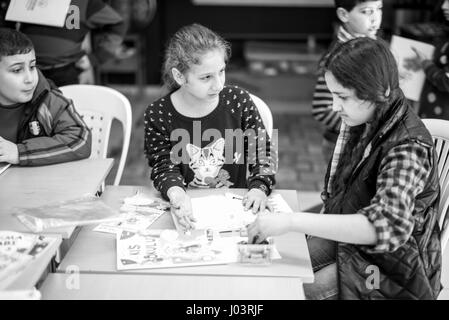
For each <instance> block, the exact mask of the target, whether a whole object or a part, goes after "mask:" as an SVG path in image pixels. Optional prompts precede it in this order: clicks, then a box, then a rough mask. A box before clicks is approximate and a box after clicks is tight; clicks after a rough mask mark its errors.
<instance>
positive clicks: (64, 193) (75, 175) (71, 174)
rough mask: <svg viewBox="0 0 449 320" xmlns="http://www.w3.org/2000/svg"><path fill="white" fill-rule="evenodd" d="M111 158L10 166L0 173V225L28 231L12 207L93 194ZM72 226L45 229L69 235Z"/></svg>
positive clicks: (31, 205)
mask: <svg viewBox="0 0 449 320" xmlns="http://www.w3.org/2000/svg"><path fill="white" fill-rule="evenodd" d="M113 162H114V160H113V159H85V160H80V161H71V162H65V163H60V164H54V165H48V166H39V167H17V166H12V167H10V168H9V169H8V170H6V171H5V172H4V173H3V174H2V175H1V176H0V226H1V229H3V230H11V231H17V232H30V230H28V228H27V227H25V226H24V225H23V224H22V223H21V222H20V221H19V220H18V219H17V218H16V217H14V216H13V215H12V213H13V212H14V209H15V208H19V207H23V208H31V207H38V206H41V205H44V204H49V203H52V202H58V201H65V200H71V199H76V198H79V197H81V196H83V195H85V194H92V195H93V194H95V193H96V192H97V190H99V188H100V186H101V184H102V183H103V182H104V180H105V178H106V176H107V175H108V173H109V171H110V170H111V168H112V164H113ZM74 229H75V227H67V228H54V229H48V230H46V232H45V233H49V234H59V235H61V236H62V237H63V238H64V239H69V238H70V237H71V236H72V234H73V232H74Z"/></svg>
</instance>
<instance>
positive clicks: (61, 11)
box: [5, 0, 79, 27]
mask: <svg viewBox="0 0 449 320" xmlns="http://www.w3.org/2000/svg"><path fill="white" fill-rule="evenodd" d="M69 7H70V0H11V2H10V4H9V7H8V11H7V12H6V17H5V20H8V21H18V22H25V23H34V24H42V25H46V26H54V27H63V26H64V24H65V20H66V16H67V13H68V11H69ZM78 10H79V9H78Z"/></svg>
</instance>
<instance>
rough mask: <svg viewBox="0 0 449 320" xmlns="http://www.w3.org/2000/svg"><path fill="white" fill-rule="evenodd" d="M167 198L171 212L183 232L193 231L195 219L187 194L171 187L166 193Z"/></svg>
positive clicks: (178, 188)
mask: <svg viewBox="0 0 449 320" xmlns="http://www.w3.org/2000/svg"><path fill="white" fill-rule="evenodd" d="M167 196H168V198H169V199H170V204H171V210H172V212H173V213H174V215H175V216H176V218H177V219H178V223H179V224H180V226H181V227H182V228H183V229H184V231H188V230H190V229H194V228H195V225H194V222H195V221H196V219H195V217H194V216H193V212H192V201H191V200H190V197H189V196H188V195H187V193H186V192H185V191H184V190H183V189H182V188H180V187H171V188H170V189H168V191H167Z"/></svg>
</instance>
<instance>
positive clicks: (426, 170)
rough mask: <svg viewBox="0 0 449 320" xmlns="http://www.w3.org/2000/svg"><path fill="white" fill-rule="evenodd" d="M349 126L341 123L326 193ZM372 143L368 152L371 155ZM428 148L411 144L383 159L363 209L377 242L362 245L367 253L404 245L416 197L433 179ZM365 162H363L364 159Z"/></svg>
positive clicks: (330, 190)
mask: <svg viewBox="0 0 449 320" xmlns="http://www.w3.org/2000/svg"><path fill="white" fill-rule="evenodd" d="M349 128H350V127H349V126H346V125H345V123H344V122H343V123H342V127H341V130H340V134H339V136H338V140H337V144H336V147H335V150H334V155H333V159H332V163H331V169H330V176H329V182H328V185H327V191H328V192H329V193H331V192H332V189H331V185H332V180H333V179H334V176H335V172H336V168H337V165H338V161H339V159H340V156H341V153H342V151H343V150H344V146H345V143H346V142H347V141H348V138H349ZM370 149H371V144H369V145H368V146H367V148H366V149H365V154H364V158H365V157H367V156H368V155H369V151H370ZM429 156H430V155H429V154H428V151H427V149H426V147H425V146H423V145H421V144H420V143H419V142H408V143H404V144H401V145H398V146H395V147H394V148H392V149H391V150H390V151H389V152H388V153H387V155H386V156H385V157H384V158H383V159H382V161H381V163H380V167H379V175H378V176H377V181H376V194H375V195H374V197H373V198H372V199H371V204H370V205H369V206H367V207H365V208H362V209H360V210H359V211H358V212H356V213H359V214H363V215H365V216H366V217H367V218H368V220H369V221H370V222H371V223H372V224H373V225H374V228H375V230H376V234H377V243H376V245H374V246H361V247H362V248H364V249H365V250H366V251H367V252H370V253H380V252H392V251H395V250H396V249H397V248H399V247H400V246H401V245H403V244H404V243H405V242H406V241H407V240H408V239H409V237H410V235H411V233H412V231H413V227H414V217H413V214H412V213H413V210H414V207H415V198H416V196H417V195H418V194H419V193H421V192H422V191H423V190H424V186H425V184H426V181H427V180H428V178H429V176H430V171H431V164H430V161H429ZM362 161H363V160H362Z"/></svg>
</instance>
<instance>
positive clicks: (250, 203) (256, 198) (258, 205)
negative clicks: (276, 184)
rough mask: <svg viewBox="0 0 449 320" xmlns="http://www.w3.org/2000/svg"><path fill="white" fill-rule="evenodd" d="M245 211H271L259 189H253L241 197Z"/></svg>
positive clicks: (265, 197) (266, 198) (265, 196)
mask: <svg viewBox="0 0 449 320" xmlns="http://www.w3.org/2000/svg"><path fill="white" fill-rule="evenodd" d="M242 203H243V206H244V207H245V210H249V209H250V208H251V207H252V208H253V210H252V211H253V213H254V214H256V213H258V212H263V211H264V210H265V209H268V210H270V211H273V210H272V208H271V206H270V205H269V204H268V197H267V195H266V194H265V192H263V191H262V190H260V189H257V188H253V189H251V190H249V191H248V193H247V194H246V195H245V196H244V197H243V200H242Z"/></svg>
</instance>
